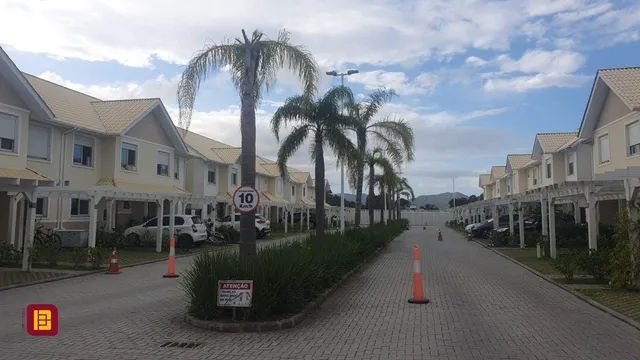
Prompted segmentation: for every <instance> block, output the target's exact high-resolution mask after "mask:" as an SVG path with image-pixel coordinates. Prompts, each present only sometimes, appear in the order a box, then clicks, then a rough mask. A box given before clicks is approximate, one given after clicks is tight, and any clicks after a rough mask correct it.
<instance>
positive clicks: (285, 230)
mask: <svg viewBox="0 0 640 360" xmlns="http://www.w3.org/2000/svg"><path fill="white" fill-rule="evenodd" d="M282 214H283V217H284V233H285V234H286V233H287V232H288V230H289V229H288V226H289V219H287V208H286V207H283V208H282Z"/></svg>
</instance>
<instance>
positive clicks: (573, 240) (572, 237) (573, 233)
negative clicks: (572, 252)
mask: <svg viewBox="0 0 640 360" xmlns="http://www.w3.org/2000/svg"><path fill="white" fill-rule="evenodd" d="M572 219H573V218H572ZM556 239H557V243H556V246H558V247H561V248H573V249H575V248H580V247H583V246H584V244H586V243H587V227H586V226H585V225H582V224H574V223H572V222H561V223H560V224H558V225H557V226H556Z"/></svg>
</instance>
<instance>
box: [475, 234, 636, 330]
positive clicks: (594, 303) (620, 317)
mask: <svg viewBox="0 0 640 360" xmlns="http://www.w3.org/2000/svg"><path fill="white" fill-rule="evenodd" d="M473 242H474V243H476V244H478V245H480V246H482V247H484V248H485V249H488V250H491V251H493V252H494V253H496V254H498V255H500V256H502V257H503V258H505V259H507V260H509V261H511V262H512V263H514V264H516V265H519V266H521V267H522V268H524V269H525V270H528V271H529V272H531V273H533V274H534V275H536V276H538V277H540V278H542V279H544V280H545V281H547V282H548V283H551V284H553V285H555V286H557V287H559V288H561V289H563V290H564V291H566V292H568V293H569V294H571V295H573V296H575V297H577V298H578V299H580V300H582V301H584V302H586V303H587V304H589V305H591V306H593V307H595V308H597V309H598V310H600V311H602V312H604V313H606V314H608V315H610V316H612V317H614V318H616V319H618V320H621V321H623V322H625V323H627V324H628V325H630V326H632V327H634V328H636V329H638V330H640V322H637V321H635V320H633V319H632V318H630V317H628V316H626V315H623V314H621V313H619V312H617V311H615V310H613V309H610V308H608V307H606V306H604V305H602V304H600V303H599V302H597V301H595V300H592V299H590V298H589V297H587V296H585V295H583V294H581V293H579V292H577V291H575V290H573V289H571V288H569V287H568V286H565V285H564V284H560V283H558V282H555V281H554V280H553V279H552V278H550V277H548V276H547V275H544V274H543V273H541V272H539V271H537V270H535V269H533V268H531V267H529V266H527V265H525V264H523V263H521V262H519V261H517V260H515V259H513V258H512V257H510V256H508V255H505V254H503V253H501V252H500V251H498V250H495V249H493V248H491V247H489V246H487V245H485V244H483V243H481V242H479V241H477V240H473Z"/></svg>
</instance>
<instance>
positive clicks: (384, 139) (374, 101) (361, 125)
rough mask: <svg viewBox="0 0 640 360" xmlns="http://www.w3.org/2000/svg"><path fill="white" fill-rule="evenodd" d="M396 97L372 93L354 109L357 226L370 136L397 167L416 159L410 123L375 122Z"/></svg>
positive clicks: (353, 179) (352, 170) (353, 178)
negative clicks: (379, 112) (414, 157)
mask: <svg viewBox="0 0 640 360" xmlns="http://www.w3.org/2000/svg"><path fill="white" fill-rule="evenodd" d="M394 95H395V92H394V91H393V90H384V89H379V90H376V91H374V92H373V93H371V94H370V95H369V99H368V100H367V101H365V102H361V103H357V104H353V105H352V106H350V114H351V116H352V117H353V118H354V119H355V120H356V126H355V127H354V131H355V132H356V139H357V156H356V157H355V164H354V166H351V167H350V169H351V170H350V171H351V172H352V174H351V178H352V181H354V184H353V185H354V186H355V188H356V211H355V225H356V226H359V225H360V211H361V204H362V186H363V183H364V167H365V164H366V152H367V143H368V141H367V140H368V139H367V137H368V136H369V135H372V136H373V138H374V139H375V140H377V142H378V143H380V145H382V147H383V148H384V149H385V151H386V153H387V155H388V156H389V158H390V159H391V160H392V161H393V163H395V164H396V165H398V166H399V165H400V162H402V160H403V158H406V159H407V160H413V129H412V128H411V127H410V126H409V124H408V123H407V122H406V121H404V120H402V119H397V120H390V119H388V118H385V119H374V117H375V116H376V115H377V114H378V111H379V110H380V109H381V108H382V106H383V105H384V104H385V103H387V102H388V101H390V100H391V98H393V96H394ZM358 155H359V156H358ZM370 217H371V216H370Z"/></svg>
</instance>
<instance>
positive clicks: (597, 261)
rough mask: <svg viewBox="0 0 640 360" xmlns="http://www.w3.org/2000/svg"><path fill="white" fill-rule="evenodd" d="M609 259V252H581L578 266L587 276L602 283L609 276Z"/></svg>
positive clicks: (601, 250)
mask: <svg viewBox="0 0 640 360" xmlns="http://www.w3.org/2000/svg"><path fill="white" fill-rule="evenodd" d="M609 257H610V253H609V251H607V250H603V249H600V250H589V251H583V252H582V253H581V254H580V259H579V260H580V261H579V265H580V268H581V269H583V270H584V271H586V272H587V274H589V275H591V276H593V277H594V278H595V279H596V280H599V281H602V280H604V279H605V278H606V277H607V276H608V275H609Z"/></svg>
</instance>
